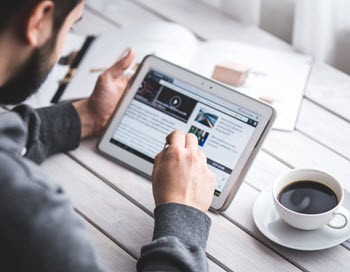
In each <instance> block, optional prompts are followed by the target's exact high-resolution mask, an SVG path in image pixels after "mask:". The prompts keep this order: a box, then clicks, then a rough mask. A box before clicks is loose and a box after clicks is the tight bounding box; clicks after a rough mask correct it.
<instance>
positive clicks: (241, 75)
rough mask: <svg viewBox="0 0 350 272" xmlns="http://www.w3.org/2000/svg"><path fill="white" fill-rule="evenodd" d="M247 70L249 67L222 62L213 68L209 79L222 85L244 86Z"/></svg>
mask: <svg viewBox="0 0 350 272" xmlns="http://www.w3.org/2000/svg"><path fill="white" fill-rule="evenodd" d="M249 70H250V67H248V66H246V65H243V64H239V63H235V62H231V61H223V62H220V63H219V64H217V65H216V66H215V69H214V72H213V74H212V76H211V77H212V79H215V80H217V81H220V82H222V83H225V84H228V85H232V86H235V87H238V86H241V85H243V84H244V82H245V80H246V78H247V75H248V72H249Z"/></svg>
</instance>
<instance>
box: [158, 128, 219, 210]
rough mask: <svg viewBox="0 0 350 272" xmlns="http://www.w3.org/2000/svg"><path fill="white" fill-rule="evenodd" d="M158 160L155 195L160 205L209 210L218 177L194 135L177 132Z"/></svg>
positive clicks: (169, 137) (173, 134)
mask: <svg viewBox="0 0 350 272" xmlns="http://www.w3.org/2000/svg"><path fill="white" fill-rule="evenodd" d="M166 140H167V143H168V144H169V145H168V147H167V148H165V149H164V150H163V151H162V152H160V153H159V154H158V155H157V156H156V158H155V162H154V168H153V173H152V183H153V196H154V200H155V203H156V205H157V206H158V205H159V204H163V203H179V204H184V205H188V206H192V207H194V208H197V209H199V210H202V211H204V212H205V211H207V210H208V209H209V207H210V204H211V202H212V199H213V195H214V188H215V176H214V174H213V173H212V172H211V171H210V170H209V169H208V166H207V158H206V156H205V154H204V153H203V151H202V150H200V149H199V147H198V139H197V137H196V136H195V135H193V134H184V133H183V132H181V131H174V132H173V133H171V134H170V135H169V136H168V137H167V139H166Z"/></svg>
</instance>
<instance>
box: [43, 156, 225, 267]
mask: <svg viewBox="0 0 350 272" xmlns="http://www.w3.org/2000/svg"><path fill="white" fill-rule="evenodd" d="M42 169H43V170H44V172H46V173H47V174H48V175H49V174H50V173H53V172H55V173H61V174H60V179H59V184H61V185H62V186H63V188H64V190H65V191H66V193H67V194H68V196H70V198H71V199H72V202H73V205H74V207H75V208H76V209H77V210H78V211H79V213H81V214H83V215H84V217H86V218H88V219H89V221H92V222H94V223H95V224H97V225H98V226H99V228H100V229H103V231H104V232H105V233H108V235H109V236H110V237H113V239H114V240H115V241H117V242H118V244H122V245H123V247H124V249H126V250H128V253H129V254H131V255H132V256H133V257H135V258H138V257H139V253H140V250H141V247H142V246H143V245H146V244H148V243H149V242H150V241H151V239H152V234H153V219H152V217H151V216H150V215H148V214H147V213H145V212H144V211H143V210H141V209H140V208H139V207H137V206H136V205H135V204H134V203H132V202H130V201H129V200H128V199H126V198H125V197H124V196H122V195H120V194H119V193H118V192H116V191H115V190H112V189H111V188H110V187H109V186H108V185H106V184H105V183H104V182H103V181H101V180H100V179H99V178H98V177H96V176H95V175H93V174H92V173H91V172H89V171H88V170H86V169H85V168H83V167H82V166H81V165H79V164H77V163H76V162H75V161H73V160H72V159H70V158H69V157H68V156H67V155H64V154H60V155H56V156H54V157H52V158H50V159H48V160H47V161H45V162H44V163H43V165H42ZM122 181H124V182H125V180H122ZM135 188H137V187H134V186H132V187H131V188H129V189H131V190H132V191H138V189H137V190H135ZM141 226H142V227H141ZM209 266H210V267H211V268H212V271H222V270H221V269H220V268H219V267H217V265H216V264H214V263H212V261H210V260H209ZM122 271H123V270H122ZM125 271H128V270H125Z"/></svg>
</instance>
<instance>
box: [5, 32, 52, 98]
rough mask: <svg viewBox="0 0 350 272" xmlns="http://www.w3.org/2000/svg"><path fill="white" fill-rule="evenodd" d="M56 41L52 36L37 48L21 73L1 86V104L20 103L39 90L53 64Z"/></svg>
mask: <svg viewBox="0 0 350 272" xmlns="http://www.w3.org/2000/svg"><path fill="white" fill-rule="evenodd" d="M55 43H56V37H51V38H50V39H49V40H48V41H47V42H46V43H45V44H44V45H43V46H42V47H41V48H38V49H35V50H34V52H33V53H32V55H31V56H30V57H29V59H28V60H27V61H26V63H25V64H24V65H23V66H22V68H21V69H20V71H19V73H18V74H16V75H15V76H13V77H12V78H11V79H10V80H9V81H8V82H6V83H5V85H3V86H1V87H0V104H12V105H13V104H19V103H21V102H23V101H24V100H26V99H27V98H28V97H30V96H31V95H33V94H35V93H36V92H37V91H38V89H39V88H40V86H41V85H42V84H43V82H44V81H45V80H46V78H47V76H48V74H49V72H50V71H51V68H52V66H53V65H51V64H50V61H49V60H50V59H51V56H52V53H53V51H54V47H55Z"/></svg>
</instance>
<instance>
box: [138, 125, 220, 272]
mask: <svg viewBox="0 0 350 272" xmlns="http://www.w3.org/2000/svg"><path fill="white" fill-rule="evenodd" d="M167 142H168V144H169V145H168V147H167V148H165V149H164V150H163V151H162V152H161V153H159V154H158V155H157V157H156V159H155V163H154V168H153V173H152V185H153V195H154V200H155V203H156V209H155V211H154V217H155V223H154V233H153V242H152V243H150V244H149V245H146V246H144V247H143V248H142V249H141V257H140V259H139V261H138V264H137V269H138V271H201V272H202V271H204V272H205V271H208V264H207V259H206V255H205V247H206V243H207V239H208V235H209V229H210V222H211V221H210V219H209V217H208V216H207V215H206V214H205V212H206V211H207V210H208V209H209V206H210V204H211V201H212V198H213V193H214V186H215V176H214V174H213V173H212V172H211V171H210V170H209V169H208V167H207V164H206V156H205V155H204V153H203V152H202V151H201V150H200V149H199V148H198V139H197V137H195V136H194V135H193V134H186V135H185V134H184V133H183V132H180V131H175V132H173V133H172V134H170V135H169V136H168V137H167Z"/></svg>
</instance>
